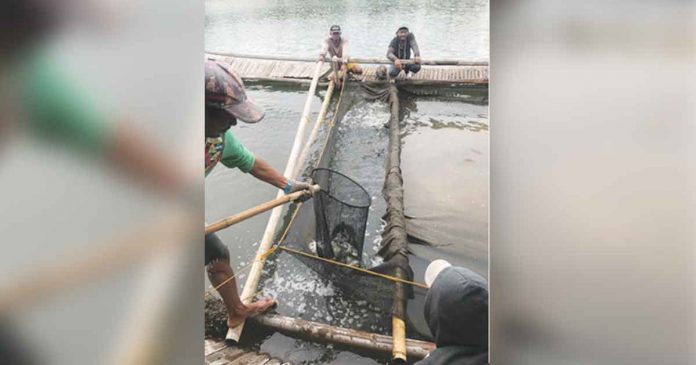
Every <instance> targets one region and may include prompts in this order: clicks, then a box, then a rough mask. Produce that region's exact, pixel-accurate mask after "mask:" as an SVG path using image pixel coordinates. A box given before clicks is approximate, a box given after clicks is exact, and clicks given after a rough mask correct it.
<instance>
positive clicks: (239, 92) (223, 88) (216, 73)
mask: <svg viewBox="0 0 696 365" xmlns="http://www.w3.org/2000/svg"><path fill="white" fill-rule="evenodd" d="M205 105H206V107H214V108H219V109H223V110H225V111H227V112H228V113H229V114H231V115H232V116H234V117H235V118H237V119H239V120H241V121H243V122H247V123H256V122H258V121H260V120H261V119H263V116H264V113H263V110H262V109H261V108H259V107H258V106H257V105H256V104H254V103H253V102H252V101H251V99H249V98H248V97H247V95H246V92H244V83H243V82H242V79H241V78H240V77H239V76H238V75H237V73H236V72H234V70H232V67H231V66H230V65H228V64H226V63H224V62H220V61H213V60H206V61H205Z"/></svg>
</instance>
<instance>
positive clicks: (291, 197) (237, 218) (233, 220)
mask: <svg viewBox="0 0 696 365" xmlns="http://www.w3.org/2000/svg"><path fill="white" fill-rule="evenodd" d="M317 191H319V185H312V187H311V189H310V190H303V191H297V192H294V193H292V194H288V195H284V196H281V197H280V198H275V199H273V200H269V201H267V202H265V203H262V204H259V205H257V206H255V207H253V208H249V209H247V210H245V211H243V212H241V213H238V214H235V215H232V216H229V217H227V218H223V219H220V220H219V221H217V222H214V223H211V224H209V225H207V226H205V234H210V233H214V232H217V231H219V230H221V229H224V228H227V227H229V226H231V225H234V224H237V223H239V222H242V221H244V220H247V219H249V218H251V217H254V216H256V215H258V214H261V213H263V212H266V211H269V210H271V209H273V208H275V207H277V206H280V205H283V204H286V203H289V202H291V201H295V200H298V199H301V198H304V197H308V196H310V195H311V194H313V193H316V192H317Z"/></svg>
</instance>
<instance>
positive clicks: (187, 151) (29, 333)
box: [0, 0, 203, 364]
mask: <svg viewBox="0 0 696 365" xmlns="http://www.w3.org/2000/svg"><path fill="white" fill-rule="evenodd" d="M0 6H1V7H2V10H0V14H1V15H0V18H1V19H2V27H3V31H2V35H0V47H2V51H1V52H0V95H2V97H1V98H0V135H1V136H2V138H0V186H2V189H0V202H2V204H1V205H2V209H3V214H2V219H0V242H2V254H0V268H1V270H2V271H1V272H0V363H2V364H23V363H30V364H35V363H48V364H83V363H89V364H102V363H118V364H122V363H133V364H151V363H165V362H166V363H182V364H193V363H199V362H200V361H201V359H202V356H203V349H202V343H201V339H202V337H203V325H202V318H203V314H202V313H203V282H202V280H201V279H200V272H201V270H202V263H203V246H202V236H201V235H200V227H202V225H203V209H202V208H203V194H202V187H203V174H202V168H201V164H200V161H199V158H198V157H199V156H200V153H199V154H196V152H197V151H198V152H199V151H200V149H201V148H202V147H203V146H202V143H201V142H202V140H203V108H202V104H203V94H202V92H201V87H200V86H201V80H202V78H203V68H202V63H201V61H202V59H203V3H202V2H198V1H177V2H175V3H172V2H168V1H159V0H154V1H144V2H143V1H141V2H136V1H103V0H70V1H48V0H28V1H26V0H9V1H4V2H3V3H2V5H0ZM199 143H201V145H200V146H199V145H198V144H199ZM198 147H201V148H198ZM192 233H193V234H192Z"/></svg>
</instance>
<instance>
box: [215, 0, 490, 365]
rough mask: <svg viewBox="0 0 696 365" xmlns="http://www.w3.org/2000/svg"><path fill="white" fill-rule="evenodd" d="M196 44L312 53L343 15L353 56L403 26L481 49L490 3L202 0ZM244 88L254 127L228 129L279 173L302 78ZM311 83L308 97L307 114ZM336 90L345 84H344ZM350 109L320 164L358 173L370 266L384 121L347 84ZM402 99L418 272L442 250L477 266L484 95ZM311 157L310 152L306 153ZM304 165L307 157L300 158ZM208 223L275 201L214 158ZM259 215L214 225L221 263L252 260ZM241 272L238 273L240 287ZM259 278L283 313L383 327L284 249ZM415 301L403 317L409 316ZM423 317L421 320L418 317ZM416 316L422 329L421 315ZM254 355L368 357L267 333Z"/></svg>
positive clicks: (483, 247)
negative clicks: (366, 211)
mask: <svg viewBox="0 0 696 365" xmlns="http://www.w3.org/2000/svg"><path fill="white" fill-rule="evenodd" d="M206 8H207V10H206V49H207V50H211V51H222V52H224V51H229V52H238V53H248V54H265V55H293V56H313V55H315V54H316V53H317V50H318V48H319V42H320V40H321V38H322V37H323V36H324V35H325V34H326V32H327V29H328V26H330V25H331V24H333V23H338V24H341V25H342V27H343V29H344V34H345V35H346V36H348V37H349V38H350V39H351V43H352V44H351V55H354V56H360V57H382V56H383V54H384V53H385V51H386V46H387V44H388V42H389V40H390V39H391V37H392V36H393V32H394V30H395V29H396V27H398V26H399V25H400V24H407V25H408V26H409V27H410V28H411V30H412V31H413V32H414V33H415V34H416V35H417V37H418V41H419V44H420V45H421V49H422V52H423V55H424V58H435V57H437V58H465V59H476V60H480V59H483V60H486V59H487V58H488V4H487V2H485V1H483V2H482V1H447V0H445V1H438V2H434V3H428V2H416V1H402V2H391V1H367V0H362V1H358V0H349V1H341V2H339V1H254V2H253V3H245V4H241V3H239V2H227V1H219V0H208V1H207V2H206ZM248 89H249V90H248V94H249V95H250V96H251V98H253V99H254V100H255V101H256V102H258V103H259V104H260V105H261V106H262V107H263V108H264V109H265V111H266V117H265V118H264V120H263V121H262V122H260V123H258V124H254V125H245V124H243V123H242V124H240V125H238V126H235V127H233V129H232V130H233V132H234V133H235V135H236V136H237V137H238V138H239V139H240V140H241V141H242V142H243V143H244V144H245V146H246V147H247V148H249V149H250V150H251V151H253V152H254V153H256V154H257V155H258V156H261V157H262V158H264V159H265V160H267V161H268V162H270V163H271V165H273V166H274V167H275V168H277V169H278V170H279V171H282V170H283V169H284V166H285V163H286V162H287V156H288V155H289V152H290V148H291V145H292V141H293V138H294V134H295V131H296V128H297V124H298V122H299V119H300V116H301V112H302V108H303V105H304V100H305V98H306V95H307V91H306V89H307V87H297V86H293V87H281V86H277V85H276V86H250V87H249V88H248ZM323 92H324V91H323V90H320V92H319V93H318V95H316V96H315V100H314V105H313V115H312V119H314V117H316V114H317V112H318V110H319V107H320V104H321V98H320V97H322V96H323ZM347 92H348V91H347ZM350 93H351V95H352V96H351V97H346V98H345V99H346V100H344V102H349V103H351V105H350V106H349V108H348V111H347V112H346V113H345V115H344V116H343V117H342V118H341V120H340V123H339V124H338V126H337V128H338V137H337V139H336V144H335V146H334V151H335V154H334V158H333V162H332V166H331V167H332V168H335V169H337V170H339V171H341V172H343V173H345V174H346V175H348V176H350V177H351V178H353V179H355V180H356V181H357V182H359V183H360V184H361V185H362V186H363V187H364V188H365V189H366V190H367V191H368V193H369V194H370V196H371V197H372V198H373V199H372V207H371V209H370V215H369V218H368V226H367V233H366V238H365V247H364V251H363V253H364V254H363V263H365V264H367V266H373V265H374V264H375V263H377V262H378V261H379V260H378V258H376V257H375V254H376V252H377V248H378V247H379V244H380V233H381V229H382V222H381V220H380V217H381V216H382V214H383V213H384V210H385V205H384V200H383V198H382V196H381V189H382V183H383V179H384V161H385V158H386V147H387V143H388V134H387V132H388V130H387V129H386V128H385V127H384V124H385V123H387V121H388V118H389V110H388V107H387V105H386V104H385V103H381V102H372V101H367V100H365V99H364V98H362V97H361V94H360V90H359V89H357V88H355V89H353V90H351V91H350ZM434 94H436V95H435V96H406V97H404V99H403V100H402V114H403V121H402V143H403V147H402V170H403V178H404V190H405V206H406V214H407V215H408V216H409V217H410V219H409V224H410V225H411V227H412V228H411V230H413V231H416V232H419V235H418V237H417V238H418V239H422V240H425V241H428V242H429V243H431V244H433V245H418V244H412V245H411V249H412V251H413V253H414V255H413V256H412V257H411V262H412V266H413V268H414V271H415V272H416V280H417V281H423V277H422V274H423V271H424V270H425V266H426V265H427V263H428V262H429V261H430V260H432V259H436V258H443V257H445V258H447V259H448V260H450V261H451V262H452V263H453V264H455V265H463V266H466V267H469V268H471V269H472V270H475V271H477V272H479V273H481V274H483V275H484V276H487V266H488V261H487V254H488V249H487V244H488V216H487V214H488V213H487V212H488V207H487V202H488V128H489V122H488V102H487V95H486V93H485V91H484V92H474V91H467V90H464V91H460V92H457V93H455V96H454V97H453V96H452V95H450V94H449V93H444V94H443V93H437V92H436V93H434ZM315 157H316V154H315ZM309 163H310V164H311V163H312V161H310V162H309ZM205 184H206V220H207V221H208V222H210V221H213V220H216V219H219V218H222V217H224V216H227V215H231V214H234V213H237V212H239V211H241V210H243V209H247V208H249V207H251V206H254V205H256V204H259V203H260V202H263V201H267V200H270V199H272V198H274V197H275V194H276V189H275V188H273V187H271V186H269V185H266V184H264V183H260V182H258V181H257V180H255V179H254V178H253V177H252V176H250V175H245V174H243V173H241V172H240V171H238V170H230V169H227V168H225V167H224V166H218V167H217V168H216V169H215V170H214V171H213V172H212V173H211V175H210V176H208V178H207V179H206V183H205ZM269 215H270V213H265V214H262V215H259V216H257V217H255V218H252V219H250V220H248V221H246V222H243V223H241V224H238V225H236V226H234V227H232V228H229V229H226V230H224V231H222V232H220V237H221V238H222V240H223V241H224V242H225V244H227V245H228V247H229V248H230V251H231V252H232V261H233V268H239V267H241V266H243V265H245V264H247V263H249V262H250V260H252V259H253V257H254V254H255V252H256V249H257V248H258V243H259V241H260V239H261V236H262V234H263V230H264V228H265V225H266V222H267V220H268V217H269ZM245 280H246V275H245V274H242V275H240V278H239V280H238V282H239V283H240V285H241V284H242V283H244V281H245ZM260 288H262V289H263V292H264V294H267V295H273V296H274V297H276V298H277V299H278V300H279V302H280V303H279V307H278V309H277V311H278V312H279V313H281V314H284V315H289V316H298V317H302V318H305V319H309V320H314V321H318V322H323V323H330V324H333V325H339V326H344V327H349V328H360V329H364V330H372V331H376V332H385V331H386V329H385V328H381V327H380V325H379V323H380V320H379V318H377V317H383V316H384V315H385V313H380V312H379V311H378V310H377V309H376V308H370V306H369V305H368V304H366V303H363V302H361V301H359V300H356V299H354V298H350V297H347V296H345V295H343V294H342V293H341V292H340V290H337V288H335V287H334V286H333V285H332V283H331V282H329V281H326V280H322V278H320V277H318V276H317V274H316V273H315V272H313V271H312V270H310V269H309V268H307V267H306V266H305V265H304V264H302V263H301V262H300V261H299V260H297V259H296V258H295V257H293V256H291V255H288V254H286V253H280V254H277V255H276V256H275V259H274V260H272V262H271V263H270V265H269V268H267V270H266V274H265V276H264V277H263V278H262V281H261V285H260ZM419 310H422V309H421V308H420V307H419V304H418V303H414V305H411V304H410V308H409V313H410V314H412V315H413V317H414V318H415V317H419V312H418V311H419ZM420 317H422V316H420ZM414 325H415V326H417V327H419V329H420V330H422V329H423V328H424V323H422V319H421V320H420V322H419V321H418V319H416V320H415V323H414ZM259 346H260V348H261V349H262V350H263V351H266V352H269V353H271V354H272V355H274V356H277V357H280V358H283V359H285V360H288V361H293V362H294V363H306V364H324V363H331V364H375V363H382V361H380V360H374V359H372V358H370V357H369V356H362V355H358V354H354V353H351V352H348V351H345V350H344V349H337V348H334V347H333V346H329V345H320V344H314V343H308V342H305V341H301V340H295V339H292V338H289V337H286V336H283V335H281V334H273V335H271V336H270V337H268V338H265V339H264V340H263V341H261V342H260V343H259Z"/></svg>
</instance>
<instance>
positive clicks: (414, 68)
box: [407, 63, 421, 74]
mask: <svg viewBox="0 0 696 365" xmlns="http://www.w3.org/2000/svg"><path fill="white" fill-rule="evenodd" d="M407 67H408V71H409V72H413V73H414V74H416V73H418V71H420V69H421V65H417V64H415V63H412V64H410V65H407Z"/></svg>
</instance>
